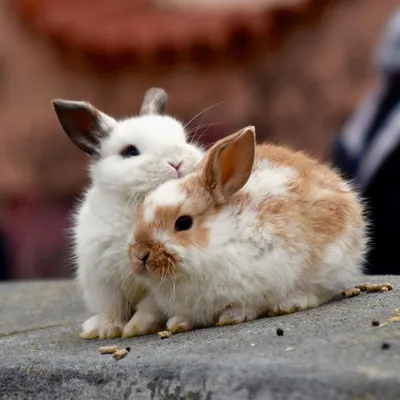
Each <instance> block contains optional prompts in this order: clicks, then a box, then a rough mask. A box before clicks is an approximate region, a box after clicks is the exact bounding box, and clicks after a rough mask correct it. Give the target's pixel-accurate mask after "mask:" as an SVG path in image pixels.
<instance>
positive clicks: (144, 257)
mask: <svg viewBox="0 0 400 400" xmlns="http://www.w3.org/2000/svg"><path fill="white" fill-rule="evenodd" d="M149 256H150V253H146V254H144V255H143V257H142V261H143V264H146V261H147V260H148V259H149Z"/></svg>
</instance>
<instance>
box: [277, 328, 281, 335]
mask: <svg viewBox="0 0 400 400" xmlns="http://www.w3.org/2000/svg"><path fill="white" fill-rule="evenodd" d="M276 334H277V335H278V336H283V329H282V328H278V329H277V330H276Z"/></svg>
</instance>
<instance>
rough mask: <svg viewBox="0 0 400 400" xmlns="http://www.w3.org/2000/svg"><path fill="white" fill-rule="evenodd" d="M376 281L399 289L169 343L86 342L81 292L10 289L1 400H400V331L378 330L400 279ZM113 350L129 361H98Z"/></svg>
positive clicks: (1, 300)
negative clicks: (106, 348) (107, 348)
mask: <svg viewBox="0 0 400 400" xmlns="http://www.w3.org/2000/svg"><path fill="white" fill-rule="evenodd" d="M370 281H376V282H385V281H390V282H392V283H393V285H394V290H393V291H390V292H386V293H372V294H362V295H361V296H359V297H354V298H350V299H345V300H340V301H336V302H333V303H331V304H327V305H324V306H321V307H319V308H317V309H314V310H309V311H304V312H299V313H296V314H292V315H287V316H283V317H276V318H268V319H261V320H258V321H254V322H250V323H245V324H241V325H237V326H229V327H223V328H211V329H203V330H197V331H194V332H189V333H185V334H179V335H173V336H172V337H170V338H168V339H165V340H160V339H159V338H158V336H157V335H151V336H148V337H141V338H135V339H126V340H105V341H84V340H82V339H80V338H79V336H78V333H79V325H80V323H81V322H82V320H83V319H84V318H85V317H86V315H87V314H86V312H85V311H84V308H83V305H82V303H81V300H80V296H79V295H78V293H77V291H76V290H75V288H74V286H73V284H72V283H70V282H55V281H47V282H36V283H15V284H14V283H11V284H2V285H0V316H1V317H0V349H1V355H0V398H1V399H29V398H34V399H41V400H42V399H43V400H45V399H52V400H53V399H64V398H66V399H135V400H142V399H143V400H144V399H168V400H173V399H189V400H219V399H239V400H242V399H243V400H244V399H249V400H258V399H267V400H268V399H274V400H276V399H278V400H279V399H282V400H283V399H284V400H286V399H293V400H294V399H296V400H299V399H307V400H309V399H311V400H312V399H318V400H320V399H324V400H329V399H335V400H338V399H339V400H341V399H343V400H344V399H346V400H361V399H365V400H375V399H376V400H378V399H379V400H382V399H393V400H397V399H399V398H400V374H399V371H400V323H399V322H398V323H392V324H389V325H387V326H384V327H374V326H372V324H371V321H373V320H378V321H381V322H384V321H385V320H387V319H388V318H389V317H391V316H393V315H394V313H395V309H396V308H398V307H400V277H376V278H371V279H370ZM277 328H282V329H283V330H284V336H277V334H276V330H277ZM383 343H389V344H390V348H389V349H387V350H383V349H382V348H381V346H382V344H383ZM107 344H118V345H121V346H130V347H131V352H130V353H129V354H128V356H127V357H125V358H124V359H123V360H120V361H115V360H114V359H113V358H112V357H111V356H105V355H103V356H102V355H100V354H99V351H98V349H99V347H100V346H102V345H107Z"/></svg>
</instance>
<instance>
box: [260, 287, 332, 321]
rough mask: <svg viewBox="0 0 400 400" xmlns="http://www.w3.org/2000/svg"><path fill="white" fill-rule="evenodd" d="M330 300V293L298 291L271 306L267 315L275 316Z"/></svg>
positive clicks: (305, 308)
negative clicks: (320, 294) (318, 293)
mask: <svg viewBox="0 0 400 400" xmlns="http://www.w3.org/2000/svg"><path fill="white" fill-rule="evenodd" d="M330 300H332V296H330V295H325V296H317V295H316V294H314V293H303V292H298V293H295V294H293V296H291V297H290V298H289V299H288V300H287V301H285V302H283V303H281V304H278V305H277V306H275V307H272V308H271V309H270V310H269V311H268V313H267V315H268V316H269V317H276V316H279V315H285V314H292V313H294V312H297V311H302V310H307V309H309V308H314V307H317V306H319V305H320V304H323V303H327V302H328V301H330Z"/></svg>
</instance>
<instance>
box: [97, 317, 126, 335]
mask: <svg viewBox="0 0 400 400" xmlns="http://www.w3.org/2000/svg"><path fill="white" fill-rule="evenodd" d="M123 329H124V323H123V322H122V321H120V320H117V319H105V320H104V321H103V323H102V324H101V325H100V329H99V338H100V339H115V338H119V337H121V335H122V331H123Z"/></svg>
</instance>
